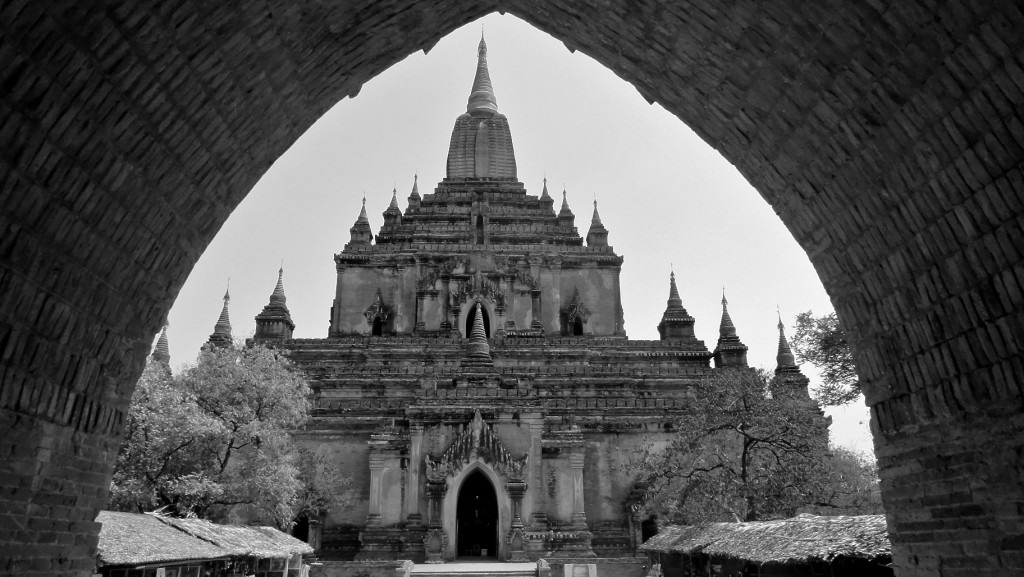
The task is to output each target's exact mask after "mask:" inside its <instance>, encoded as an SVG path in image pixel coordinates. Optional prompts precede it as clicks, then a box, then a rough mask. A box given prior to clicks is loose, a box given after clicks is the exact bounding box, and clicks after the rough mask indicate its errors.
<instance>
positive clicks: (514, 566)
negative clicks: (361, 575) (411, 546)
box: [411, 561, 537, 575]
mask: <svg viewBox="0 0 1024 577" xmlns="http://www.w3.org/2000/svg"><path fill="white" fill-rule="evenodd" d="M536 570H537V563H536V562H534V563H477V562H473V561H455V562H452V563H431V564H426V563H417V564H416V565H415V566H414V567H413V568H412V573H411V574H412V575H416V574H419V573H434V574H437V573H444V574H449V575H459V574H462V573H477V574H480V573H488V574H493V575H500V574H501V573H522V572H524V571H536Z"/></svg>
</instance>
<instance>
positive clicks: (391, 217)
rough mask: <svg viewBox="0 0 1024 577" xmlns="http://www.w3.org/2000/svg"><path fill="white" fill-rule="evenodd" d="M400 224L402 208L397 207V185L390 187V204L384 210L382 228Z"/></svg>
mask: <svg viewBox="0 0 1024 577" xmlns="http://www.w3.org/2000/svg"><path fill="white" fill-rule="evenodd" d="M400 224H402V209H400V208H398V187H397V186H395V187H394V188H392V189H391V204H389V205H388V208H387V210H385V211H384V228H385V229H390V228H393V227H395V226H398V225H400Z"/></svg>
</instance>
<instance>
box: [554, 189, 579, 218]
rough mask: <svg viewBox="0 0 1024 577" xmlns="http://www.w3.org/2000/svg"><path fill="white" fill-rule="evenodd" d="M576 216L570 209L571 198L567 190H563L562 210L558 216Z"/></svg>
mask: <svg viewBox="0 0 1024 577" xmlns="http://www.w3.org/2000/svg"><path fill="white" fill-rule="evenodd" d="M565 215H568V216H575V215H574V214H573V213H572V210H571V209H570V208H569V197H568V193H567V192H566V191H565V188H562V209H561V210H559V211H558V216H565Z"/></svg>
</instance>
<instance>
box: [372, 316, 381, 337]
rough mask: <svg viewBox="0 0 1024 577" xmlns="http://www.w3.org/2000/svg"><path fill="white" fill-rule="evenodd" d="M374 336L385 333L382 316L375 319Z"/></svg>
mask: <svg viewBox="0 0 1024 577" xmlns="http://www.w3.org/2000/svg"><path fill="white" fill-rule="evenodd" d="M372 334H373V336H375V337H380V336H383V335H384V323H383V322H381V320H380V317H376V318H374V319H373V333H372Z"/></svg>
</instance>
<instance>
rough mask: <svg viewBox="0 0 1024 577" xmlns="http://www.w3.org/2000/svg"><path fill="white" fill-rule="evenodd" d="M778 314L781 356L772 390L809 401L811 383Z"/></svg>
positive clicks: (777, 358)
mask: <svg viewBox="0 0 1024 577" xmlns="http://www.w3.org/2000/svg"><path fill="white" fill-rule="evenodd" d="M778 314H779V324H778V327H779V354H778V355H777V356H776V357H775V360H776V362H777V363H778V366H777V367H775V381H774V382H773V385H772V388H773V390H774V391H775V392H778V393H783V392H786V393H789V394H796V395H797V396H799V397H802V398H807V399H809V398H810V391H809V389H808V387H809V386H810V382H811V381H810V379H808V378H807V377H806V376H804V374H803V372H802V371H801V370H800V366H799V365H797V364H796V356H795V355H794V354H793V349H791V348H789V340H787V339H786V327H785V325H783V324H782V313H781V312H780V313H778ZM819 411H820V409H819ZM828 422H831V420H829V421H828Z"/></svg>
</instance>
